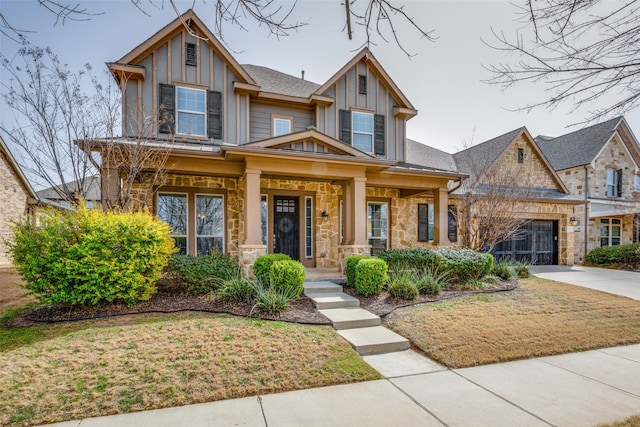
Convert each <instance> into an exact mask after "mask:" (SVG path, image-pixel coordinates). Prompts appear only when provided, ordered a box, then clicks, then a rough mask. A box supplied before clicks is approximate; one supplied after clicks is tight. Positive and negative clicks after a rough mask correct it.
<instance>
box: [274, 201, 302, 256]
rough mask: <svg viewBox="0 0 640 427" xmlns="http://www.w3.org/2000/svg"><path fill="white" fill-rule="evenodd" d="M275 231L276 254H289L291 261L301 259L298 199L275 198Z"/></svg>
mask: <svg viewBox="0 0 640 427" xmlns="http://www.w3.org/2000/svg"><path fill="white" fill-rule="evenodd" d="M273 201H274V205H275V206H274V215H273V222H274V224H273V229H274V235H273V238H274V242H273V251H274V252H275V253H280V254H287V255H289V256H290V257H291V259H295V260H298V259H299V258H300V232H299V228H300V225H299V222H300V217H299V212H298V198H297V197H279V196H274V198H273Z"/></svg>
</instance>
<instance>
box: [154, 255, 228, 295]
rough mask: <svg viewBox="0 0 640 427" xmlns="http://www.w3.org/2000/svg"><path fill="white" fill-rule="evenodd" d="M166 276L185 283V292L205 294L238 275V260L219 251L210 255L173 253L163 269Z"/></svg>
mask: <svg viewBox="0 0 640 427" xmlns="http://www.w3.org/2000/svg"><path fill="white" fill-rule="evenodd" d="M165 272H166V274H167V276H168V277H170V278H172V279H173V280H176V281H180V282H182V283H184V284H185V285H186V293H187V294H190V295H205V294H208V293H210V292H212V291H215V290H217V289H218V288H219V287H220V286H221V284H222V283H224V282H225V281H227V280H231V279H236V278H238V277H240V266H239V265H238V262H237V261H236V260H235V259H234V258H232V257H230V256H227V255H224V254H222V253H220V252H214V253H212V254H210V255H199V256H193V255H174V256H173V257H172V258H171V260H170V261H169V265H168V266H167V268H166V269H165Z"/></svg>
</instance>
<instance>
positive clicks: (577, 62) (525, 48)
mask: <svg viewBox="0 0 640 427" xmlns="http://www.w3.org/2000/svg"><path fill="white" fill-rule="evenodd" d="M520 12H521V16H522V18H523V22H525V27H524V28H523V29H522V30H521V31H519V32H518V33H517V34H516V35H515V37H514V38H510V37H507V36H506V35H505V34H504V33H502V32H496V31H495V30H493V41H492V42H486V41H485V44H487V45H488V46H490V47H492V48H494V49H497V50H500V51H503V52H506V53H509V54H512V55H513V56H514V57H516V58H517V60H516V61H514V62H505V63H499V64H492V65H488V66H485V69H487V70H488V71H489V72H490V73H491V77H490V78H489V79H487V80H485V82H487V83H489V84H493V85H497V86H499V87H501V88H503V89H507V88H510V87H512V86H514V85H516V84H522V83H525V82H533V83H536V84H540V85H542V86H543V87H544V91H545V93H546V97H545V98H543V99H541V100H539V101H534V102H530V103H528V104H526V105H523V106H521V107H519V108H517V109H518V110H524V111H530V110H531V109H534V108H547V109H549V110H553V109H555V108H557V107H558V106H559V105H561V104H566V103H569V104H572V106H573V108H572V111H573V112H576V111H578V110H581V109H583V108H588V109H589V111H588V113H587V117H586V119H585V121H584V123H588V122H592V121H597V120H599V119H601V118H604V117H606V116H609V115H612V114H616V115H622V114H625V113H627V112H628V111H630V110H632V109H634V108H636V107H637V106H638V105H639V103H640V84H639V81H640V80H639V79H640V1H638V0H625V1H623V2H615V3H613V2H610V3H605V2H599V1H596V0H541V1H533V0H527V1H526V2H525V6H524V7H522V6H521V7H520ZM529 28H532V31H533V35H534V39H533V40H527V39H525V37H524V36H523V33H526V31H527V30H528V29H529ZM594 106H596V107H594Z"/></svg>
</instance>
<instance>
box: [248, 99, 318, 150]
mask: <svg viewBox="0 0 640 427" xmlns="http://www.w3.org/2000/svg"><path fill="white" fill-rule="evenodd" d="M272 115H276V116H285V117H291V118H292V119H293V123H292V124H291V131H292V132H298V131H301V130H305V129H307V128H308V127H309V126H315V112H314V111H312V110H308V109H301V108H292V107H284V106H279V105H271V104H263V103H257V102H252V103H251V106H250V113H249V116H250V117H251V122H250V123H249V132H250V134H251V142H254V141H260V140H262V139H266V138H271V137H272V136H273V130H272V123H271V117H272Z"/></svg>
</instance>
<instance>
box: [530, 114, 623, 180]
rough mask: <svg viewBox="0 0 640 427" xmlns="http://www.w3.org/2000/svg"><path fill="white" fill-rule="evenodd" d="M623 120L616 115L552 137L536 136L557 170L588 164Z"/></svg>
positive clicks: (539, 144)
mask: <svg viewBox="0 0 640 427" xmlns="http://www.w3.org/2000/svg"><path fill="white" fill-rule="evenodd" d="M622 120H623V118H622V117H616V118H614V119H611V120H607V121H606V122H602V123H599V124H597V125H593V126H589V127H587V128H584V129H580V130H577V131H575V132H571V133H568V134H566V135H562V136H559V137H557V138H552V139H550V138H549V137H536V142H537V144H538V146H539V147H540V149H541V150H542V152H543V153H544V155H545V156H546V157H547V159H548V160H549V162H550V163H551V166H553V168H554V169H555V170H562V169H568V168H573V167H576V166H582V165H588V164H589V163H591V162H592V161H593V159H595V157H596V156H597V155H598V153H599V152H600V150H602V147H604V145H605V144H606V143H607V142H608V141H609V140H610V139H611V137H612V136H613V134H614V133H615V131H616V129H617V128H618V125H619V124H620V122H621V121H622Z"/></svg>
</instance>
